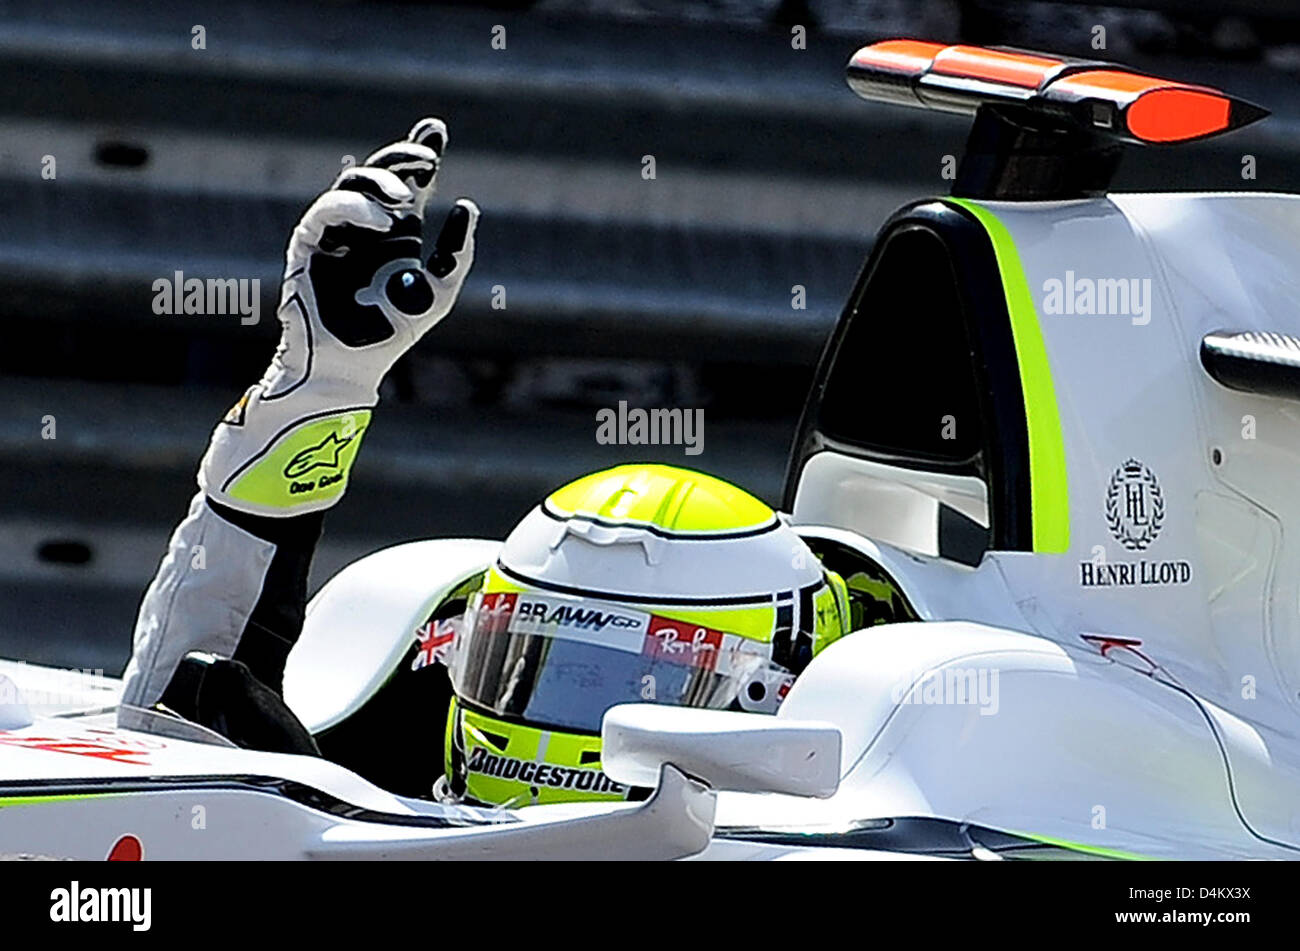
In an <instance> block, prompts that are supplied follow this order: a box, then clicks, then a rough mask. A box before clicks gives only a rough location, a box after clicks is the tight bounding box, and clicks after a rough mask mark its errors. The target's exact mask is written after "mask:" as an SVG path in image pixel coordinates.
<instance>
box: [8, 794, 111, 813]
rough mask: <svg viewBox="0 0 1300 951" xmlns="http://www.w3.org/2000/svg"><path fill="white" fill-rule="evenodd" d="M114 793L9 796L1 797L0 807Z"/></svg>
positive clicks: (100, 796) (29, 804)
mask: <svg viewBox="0 0 1300 951" xmlns="http://www.w3.org/2000/svg"><path fill="white" fill-rule="evenodd" d="M106 795H113V794H112V793H73V794H70V795H63V796H60V795H53V796H7V797H0V809H4V808H5V807H6V806H39V805H44V804H45V803H50V802H72V801H74V800H78V799H97V798H103V797H104V796H106Z"/></svg>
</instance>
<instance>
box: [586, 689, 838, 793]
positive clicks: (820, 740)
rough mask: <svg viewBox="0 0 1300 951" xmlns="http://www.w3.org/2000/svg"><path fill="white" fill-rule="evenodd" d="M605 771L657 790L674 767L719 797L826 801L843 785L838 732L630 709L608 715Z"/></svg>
mask: <svg viewBox="0 0 1300 951" xmlns="http://www.w3.org/2000/svg"><path fill="white" fill-rule="evenodd" d="M600 737H601V765H602V767H603V769H604V771H605V773H606V775H608V776H609V777H610V778H611V779H613V780H614V781H615V782H618V783H624V784H626V785H631V786H654V785H655V783H656V782H657V781H658V779H659V772H660V769H661V768H662V767H663V766H664V765H666V764H671V765H672V766H675V767H676V768H677V769H679V770H681V771H682V772H684V773H686V774H687V775H688V776H691V777H694V778H696V779H698V780H700V781H701V782H703V783H705V784H706V785H708V786H709V787H710V788H711V789H714V790H725V791H728V792H751V793H752V792H772V793H786V794H788V795H793V796H812V797H815V798H818V799H826V798H828V797H830V796H832V795H834V794H835V790H836V789H838V788H839V782H840V747H841V737H840V731H839V730H838V729H836V727H834V726H833V725H832V724H830V723H824V722H821V721H813V720H785V719H782V718H780V717H774V716H769V715H767V714H759V713H733V712H731V711H727V710H698V709H694V708H690V707H670V706H664V705H661V704H655V703H625V704H619V705H617V706H614V707H611V708H610V709H609V710H607V711H606V712H605V718H604V721H603V723H602V724H601V731H600Z"/></svg>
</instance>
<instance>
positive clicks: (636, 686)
mask: <svg viewBox="0 0 1300 951" xmlns="http://www.w3.org/2000/svg"><path fill="white" fill-rule="evenodd" d="M768 648H769V645H767V644H764V643H761V642H758V641H755V640H753V639H751V638H745V637H741V636H739V635H736V634H729V633H726V632H724V631H718V630H714V629H711V628H707V627H703V626H701V625H699V624H695V623H687V622H683V621H678V620H673V619H670V618H667V617H663V616H661V615H659V614H655V613H653V612H652V611H651V610H641V609H638V608H632V607H628V606H626V605H622V604H611V603H608V602H602V601H597V600H592V599H589V598H579V597H570V596H566V595H559V594H552V593H549V592H548V593H546V594H537V593H533V592H497V593H488V594H483V593H480V594H478V595H476V596H475V598H474V599H473V600H472V602H471V603H470V606H469V609H468V611H467V612H466V615H465V625H464V627H463V628H462V630H461V632H460V633H459V634H458V636H457V641H456V646H455V649H454V651H453V653H452V656H451V664H450V668H451V679H452V685H453V687H454V689H455V691H456V694H457V696H459V697H460V698H461V700H463V701H465V702H467V703H469V704H472V705H474V706H476V707H479V708H481V709H482V710H483V711H485V712H488V713H491V714H494V715H498V716H502V717H505V718H517V719H520V720H523V721H525V722H527V723H530V724H535V725H543V724H544V725H546V726H548V727H552V728H555V729H562V730H575V731H580V732H585V733H592V734H595V733H599V732H600V724H601V718H602V717H603V716H604V714H605V711H606V710H608V709H609V708H610V707H612V706H614V705H615V704H618V703H644V702H657V703H667V704H672V705H675V706H689V707H707V708H713V709H725V708H726V707H728V706H730V705H731V704H732V703H733V702H735V701H736V700H737V697H738V695H739V694H740V692H741V691H742V690H743V689H744V688H745V687H746V686H747V685H748V684H749V683H751V682H752V681H753V680H754V679H755V678H756V677H757V678H761V677H763V676H764V674H765V672H766V671H767V669H768V668H769V667H770V662H769V650H768Z"/></svg>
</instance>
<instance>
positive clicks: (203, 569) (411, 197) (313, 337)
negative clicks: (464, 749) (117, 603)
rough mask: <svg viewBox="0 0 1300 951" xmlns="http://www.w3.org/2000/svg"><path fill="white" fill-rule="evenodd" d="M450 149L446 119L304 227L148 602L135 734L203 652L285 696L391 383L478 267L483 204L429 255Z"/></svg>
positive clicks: (386, 153) (384, 157)
mask: <svg viewBox="0 0 1300 951" xmlns="http://www.w3.org/2000/svg"><path fill="white" fill-rule="evenodd" d="M446 142H447V132H446V127H445V126H444V125H443V123H442V122H441V121H440V120H438V119H423V120H421V121H420V122H419V123H417V124H416V125H415V127H414V128H413V129H412V130H411V133H410V136H409V138H408V139H407V140H405V141H402V142H398V143H394V144H392V145H389V146H386V147H385V148H382V149H380V150H379V151H377V152H375V153H374V154H373V155H371V156H370V157H369V158H368V159H367V160H366V162H365V163H364V164H363V165H361V166H358V167H356V168H351V169H348V170H346V171H344V172H343V173H342V174H341V175H340V176H339V178H338V179H337V180H336V181H335V183H334V184H333V186H331V188H330V189H329V190H327V191H326V192H325V193H324V194H322V195H321V196H320V197H319V198H317V199H316V201H315V202H314V203H313V204H312V205H311V207H310V208H308V210H307V211H306V213H305V214H304V215H303V217H302V219H301V221H300V222H299V224H298V226H297V227H296V228H295V229H294V232H293V235H292V237H291V238H290V240H289V245H288V250H287V253H286V265H285V278H284V282H283V284H282V287H281V293H280V305H279V308H278V312H277V314H278V317H279V320H280V323H281V336H280V344H279V347H278V348H277V350H276V353H275V357H274V358H273V360H272V361H271V365H270V367H269V368H268V369H267V371H266V373H265V374H264V375H263V377H262V379H261V380H260V381H259V382H258V383H256V384H255V385H254V386H252V387H250V388H249V389H248V391H247V392H245V394H244V395H243V397H241V398H240V400H239V402H238V403H236V404H235V406H234V407H233V408H232V409H231V410H230V412H229V413H227V414H226V416H225V418H224V419H223V420H222V421H221V422H220V423H219V424H218V425H217V428H216V430H215V432H214V433H213V436H212V441H211V443H210V445H209V447H208V451H207V453H206V454H205V455H204V457H203V460H202V462H201V464H200V467H199V473H198V483H199V489H200V491H199V493H198V494H197V495H196V496H195V497H194V500H193V501H192V503H191V504H190V510H189V514H188V515H187V516H186V517H185V519H184V521H182V522H181V523H180V525H179V526H177V528H176V530H175V532H174V533H173V534H172V537H171V542H170V544H169V546H168V550H167V554H166V556H165V557H164V558H163V561H162V564H161V565H160V567H159V569H158V573H157V575H156V576H155V577H154V579H153V582H152V583H151V584H150V585H149V588H148V590H147V591H146V592H145V596H144V600H143V602H142V603H141V606H140V612H139V616H138V619H137V621H136V628H135V639H134V646H133V652H132V656H131V660H130V662H129V663H128V665H127V668H126V672H125V674H124V681H125V682H124V687H123V695H122V702H121V705H120V707H119V712H118V722H119V724H121V725H122V726H129V727H132V728H136V729H158V728H159V727H158V725H157V721H158V720H159V711H158V710H156V709H155V706H156V705H157V704H159V702H160V701H161V700H162V699H163V697H164V694H166V693H167V691H168V687H169V685H171V684H172V683H173V680H174V677H175V676H176V673H177V670H178V665H179V664H180V663H181V661H182V659H183V658H184V657H185V656H186V655H187V654H190V653H191V652H202V653H204V654H210V655H214V656H215V657H218V658H227V659H234V660H237V661H240V662H241V663H243V664H245V665H246V666H247V668H248V669H249V670H250V671H251V672H252V675H253V676H254V677H256V678H257V680H258V681H260V683H261V684H264V685H265V686H266V687H267V688H269V689H270V690H271V691H273V692H274V693H275V694H278V693H279V692H280V688H281V680H282V677H283V672H284V661H285V659H286V658H287V656H288V652H289V648H290V647H292V645H293V642H294V640H296V638H297V636H298V633H299V632H300V631H301V628H302V618H303V610H304V606H305V600H306V585H307V573H308V570H309V568H310V564H311V556H312V552H313V551H314V548H315V545H316V541H317V540H318V538H319V536H320V530H321V523H322V520H323V517H324V512H325V510H326V509H328V508H330V507H331V506H333V505H334V504H335V503H337V502H338V500H339V498H340V497H341V496H342V494H343V492H344V490H345V489H346V488H347V482H348V474H349V471H350V469H351V465H352V462H353V460H354V459H355V457H356V454H357V450H358V448H359V446H360V443H361V438H362V436H363V435H364V434H365V431H366V429H367V427H368V426H369V422H370V414H371V409H372V408H373V407H374V405H375V404H376V402H377V401H378V390H379V383H380V380H381V379H382V378H383V376H384V374H385V373H386V372H387V371H388V369H389V368H390V367H391V366H392V364H393V363H394V362H395V361H396V360H397V359H398V358H399V357H400V356H401V355H402V354H403V353H405V352H406V351H407V350H408V349H409V348H410V347H411V346H412V345H414V344H415V342H416V341H418V340H419V339H420V338H421V337H422V336H423V335H424V334H425V333H426V332H427V331H428V330H429V329H430V328H431V327H433V325H434V324H436V323H437V322H438V321H439V320H441V319H442V318H443V317H445V316H446V315H447V313H448V312H449V311H450V310H451V308H452V305H453V304H454V303H455V301H456V297H457V295H458V294H459V292H460V288H461V286H462V284H463V282H464V280H465V276H466V274H467V273H468V271H469V268H470V265H471V263H472V261H473V255H474V232H475V227H476V224H477V220H478V209H477V207H475V205H474V203H473V202H471V201H469V200H467V199H461V200H460V201H458V202H457V203H456V205H455V206H454V207H453V209H452V211H451V213H450V214H449V215H448V216H447V220H446V222H445V223H444V225H443V227H442V231H441V233H440V235H439V236H438V239H437V241H436V242H435V245H434V248H433V252H432V254H431V256H430V257H429V258H428V260H427V263H426V261H425V260H424V257H423V254H422V239H421V226H422V217H423V213H424V208H425V203H426V202H427V200H428V198H429V196H430V194H431V193H432V191H433V187H434V181H435V178H436V173H437V170H438V165H439V164H440V162H441V158H442V154H443V151H444V149H445V147H446ZM218 713H219V711H218ZM173 719H174V718H173ZM217 719H218V720H219V719H220V717H219V716H217ZM169 729H170V727H169Z"/></svg>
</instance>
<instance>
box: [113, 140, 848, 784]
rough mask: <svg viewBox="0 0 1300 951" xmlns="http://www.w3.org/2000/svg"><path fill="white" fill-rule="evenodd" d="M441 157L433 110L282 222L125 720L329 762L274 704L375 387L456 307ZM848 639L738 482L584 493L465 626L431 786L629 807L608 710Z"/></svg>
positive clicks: (525, 542) (464, 235) (687, 690)
mask: <svg viewBox="0 0 1300 951" xmlns="http://www.w3.org/2000/svg"><path fill="white" fill-rule="evenodd" d="M446 145H447V130H446V126H445V125H444V124H443V122H442V121H440V120H438V119H433V118H429V119H423V120H421V121H420V122H418V123H416V125H415V126H414V128H412V130H411V132H410V134H409V135H408V137H407V139H406V140H404V141H402V142H397V143H394V144H392V145H389V146H386V147H384V148H381V149H379V150H378V151H377V152H375V153H374V154H372V155H370V156H369V157H368V158H367V159H366V161H365V162H364V163H363V164H362V165H360V166H357V167H354V168H349V169H347V170H345V171H344V172H343V173H342V174H340V175H339V176H338V178H337V179H336V180H335V182H334V184H333V185H332V186H331V187H330V188H329V190H327V191H326V192H325V193H324V194H322V195H321V196H320V197H318V198H317V199H316V200H315V201H314V202H313V203H312V205H311V206H310V207H309V208H308V209H307V211H306V212H305V213H304V215H303V217H302V219H301V220H300V221H299V223H298V225H297V226H296V228H295V229H294V231H293V234H292V236H291V237H290V239H289V244H288V249H287V252H286V264H285V273H284V280H283V285H282V288H281V295H280V303H279V309H278V316H279V319H280V322H281V327H282V331H281V337H280V342H279V346H278V348H277V350H276V352H275V355H274V357H273V359H272V360H271V364H270V366H269V367H268V369H267V370H266V372H265V374H264V375H263V376H262V378H261V380H259V381H258V382H257V383H255V384H254V385H253V386H251V387H249V389H248V390H247V391H246V392H245V393H244V394H243V396H242V397H241V398H240V399H239V401H238V402H237V403H236V404H235V405H234V406H233V407H232V408H231V409H230V411H229V412H228V413H227V414H226V416H225V417H224V418H223V419H222V420H221V421H220V422H219V423H218V425H217V427H216V430H215V432H214V433H213V436H212V440H211V443H210V445H209V446H208V450H207V452H206V454H205V455H204V456H203V459H202V461H201V463H200V465H199V472H198V486H199V491H198V493H197V494H196V495H195V496H194V499H193V501H192V502H191V504H190V508H189V513H188V515H187V516H186V517H185V519H184V520H183V521H182V522H181V523H180V525H178V526H177V528H176V529H175V531H174V532H173V534H172V537H171V540H170V543H169V547H168V551H167V554H166V555H165V557H164V558H163V560H162V563H161V565H160V566H159V569H158V572H157V575H156V576H155V577H154V579H153V581H152V583H151V584H150V585H149V588H148V590H147V591H146V592H145V596H144V599H143V602H142V604H141V607H140V612H139V617H138V619H137V623H136V629H135V635H134V649H133V653H132V657H131V660H130V662H129V663H128V665H127V668H126V672H125V674H124V688H123V695H122V700H121V704H120V706H119V710H118V723H119V725H120V726H123V727H127V728H131V729H136V730H143V731H148V732H154V733H162V734H169V735H173V736H179V737H182V738H187V739H196V740H206V741H211V742H221V743H230V742H233V743H235V744H236V745H239V746H243V747H247V748H252V749H262V750H269V751H275V752H292V753H305V754H312V755H319V751H318V749H317V747H316V744H315V742H314V740H313V738H312V736H311V735H310V734H309V733H308V731H307V730H306V728H305V727H304V726H303V725H302V724H301V723H300V722H299V721H298V719H297V718H296V717H295V716H294V715H293V714H292V712H290V710H289V709H288V707H287V706H286V705H285V704H284V702H283V699H282V685H283V677H284V668H285V661H286V659H287V657H288V655H289V651H290V649H291V648H292V647H293V644H294V642H295V640H296V639H297V637H298V635H299V633H300V632H301V629H302V625H303V618H304V610H305V602H306V594H307V576H308V569H309V568H310V564H311V558H312V553H313V550H314V548H315V545H316V543H317V541H318V539H319V537H320V533H321V527H322V520H323V518H324V515H325V512H326V511H327V510H328V509H329V508H330V507H331V506H333V505H334V504H335V503H337V502H338V500H339V498H340V497H341V496H342V495H343V493H344V490H345V489H346V487H347V482H348V474H349V471H350V469H351V466H352V464H353V462H354V460H355V459H356V455H357V451H358V448H359V447H360V444H361V442H362V439H363V438H364V436H365V433H366V430H367V427H368V426H369V422H370V417H371V412H372V410H373V408H374V407H375V405H376V404H377V402H378V398H379V397H378V390H379V383H380V381H381V379H382V378H383V376H384V374H385V373H386V372H387V371H388V369H389V368H390V367H391V366H392V365H393V363H394V362H395V361H396V360H397V359H398V358H399V357H400V356H401V355H402V354H403V353H405V352H406V351H407V350H408V349H409V348H410V347H411V346H413V345H414V344H415V343H416V341H418V340H419V339H420V338H421V337H422V336H423V335H424V334H425V333H426V332H428V330H429V329H430V328H431V327H433V326H434V325H435V324H436V323H438V321H440V320H441V319H442V318H443V317H445V316H446V315H447V314H448V313H449V312H450V310H451V309H452V306H453V304H454V303H455V301H456V298H457V295H458V294H459V292H460V289H461V287H462V285H463V283H464V281H465V276H466V274H467V273H468V271H469V269H470V265H471V263H472V261H473V257H474V233H475V226H476V224H477V220H478V209H477V207H476V206H475V205H474V203H473V202H472V201H469V200H468V199H461V200H459V201H457V202H456V204H455V206H454V207H453V208H452V210H451V212H450V213H449V214H448V216H447V219H446V221H445V222H444V224H443V226H442V229H441V232H440V234H439V236H438V238H437V239H436V241H435V242H434V246H433V248H432V249H431V253H429V255H428V256H427V257H426V256H425V254H423V253H422V243H421V228H422V218H423V213H424V209H425V205H426V202H427V201H428V199H429V196H430V194H431V193H432V191H433V188H434V180H435V177H436V174H437V171H438V166H439V164H440V162H441V161H442V156H443V153H444V151H445V149H446ZM849 627H850V621H849V604H848V597H847V592H846V589H845V583H844V581H843V580H841V579H840V577H839V576H838V575H836V574H835V573H834V572H832V571H828V570H826V569H824V568H823V567H822V565H821V564H820V562H818V560H817V559H816V558H815V557H814V556H813V554H812V553H811V552H810V551H809V550H808V548H807V546H806V545H805V544H804V543H803V541H802V540H801V539H800V538H799V536H798V535H796V534H795V533H794V531H793V530H792V529H790V527H789V526H788V525H786V524H785V523H784V522H783V521H782V520H781V519H780V518H779V517H778V516H777V515H776V514H775V513H773V511H772V510H771V509H770V508H768V507H767V506H766V505H765V504H764V503H762V502H760V501H759V500H758V499H756V498H754V497H753V496H751V495H749V494H748V493H746V492H744V491H742V490H740V489H738V488H736V487H734V486H731V485H729V484H727V483H726V482H723V481H721V480H719V479H715V478H713V477H711V476H707V475H703V474H701V473H695V472H688V471H686V470H682V469H676V468H673V467H669V466H656V465H631V466H620V467H617V468H615V469H611V470H608V471H605V472H600V473H595V474H594V475H590V476H587V477H585V478H583V479H579V480H578V481H576V482H574V483H571V484H569V485H567V486H565V487H563V488H561V489H559V490H557V491H556V492H554V493H552V494H551V495H550V496H549V497H548V498H547V499H546V500H545V501H544V502H543V503H542V504H541V505H539V506H538V507H537V508H536V509H534V510H533V511H532V512H531V513H530V514H529V515H528V516H527V517H525V518H524V519H523V521H522V522H521V523H520V524H519V525H518V526H517V527H516V528H515V529H514V531H513V532H511V534H510V536H509V537H508V538H507V540H506V542H505V544H504V546H503V547H502V550H501V554H500V557H499V559H498V561H497V563H496V564H495V565H494V566H493V567H492V568H491V569H490V570H489V571H488V572H487V574H486V576H485V577H484V579H483V580H482V582H481V585H480V586H479V589H478V590H477V591H476V592H475V593H474V594H473V596H472V597H471V599H470V601H469V606H468V608H467V609H466V611H465V613H464V616H463V617H460V618H457V619H456V624H455V632H456V634H455V639H454V645H453V647H452V649H451V651H450V654H449V656H448V658H447V661H446V662H447V663H448V666H449V668H450V673H451V683H452V689H453V691H454V694H455V696H454V699H453V700H452V703H451V710H450V712H449V715H448V720H447V725H446V730H445V738H446V741H445V764H446V776H445V777H444V779H443V780H442V781H441V783H440V790H441V795H443V796H444V797H450V798H458V799H466V800H470V801H476V802H482V803H491V804H519V803H528V802H553V801H563V800H572V799H584V798H622V797H625V796H627V795H628V792H629V791H628V790H626V789H624V788H622V787H619V786H617V785H616V784H614V783H612V782H610V781H609V780H608V778H607V777H605V776H604V774H603V773H601V772H600V768H599V736H598V734H599V730H600V720H601V717H602V715H603V713H604V712H605V710H607V709H608V708H609V707H610V706H611V705H613V704H615V703H621V702H627V701H653V702H661V703H671V704H680V705H689V706H707V707H716V708H727V707H731V708H737V709H745V710H754V711H765V712H766V711H772V710H774V709H775V707H776V704H777V703H779V701H780V699H781V698H782V697H783V696H784V692H785V690H787V689H788V687H789V684H790V682H791V681H792V680H793V678H794V676H795V675H797V674H798V672H799V671H800V670H802V668H803V667H804V666H805V665H806V664H807V663H808V661H809V660H810V659H811V657H812V656H813V655H814V654H816V653H817V652H818V651H820V650H821V649H822V647H824V646H825V645H826V644H828V643H830V642H831V641H833V640H834V639H835V638H837V637H839V636H840V635H841V634H842V633H844V632H845V631H846V630H847V629H849Z"/></svg>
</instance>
